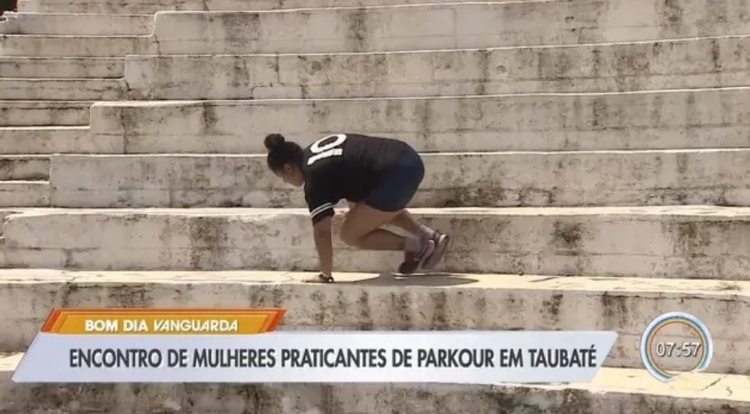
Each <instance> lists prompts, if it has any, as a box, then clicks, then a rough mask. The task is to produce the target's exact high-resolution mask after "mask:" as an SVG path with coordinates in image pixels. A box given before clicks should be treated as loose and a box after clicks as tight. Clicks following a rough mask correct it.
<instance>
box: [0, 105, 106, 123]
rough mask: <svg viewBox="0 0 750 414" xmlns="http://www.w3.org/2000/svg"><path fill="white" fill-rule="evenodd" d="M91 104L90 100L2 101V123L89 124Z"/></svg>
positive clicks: (0, 117) (0, 107) (0, 111)
mask: <svg viewBox="0 0 750 414" xmlns="http://www.w3.org/2000/svg"><path fill="white" fill-rule="evenodd" d="M91 104H92V102H90V101H0V125H1V126H3V127H27V126H50V125H55V126H73V125H88V124H89V108H90V107H91Z"/></svg>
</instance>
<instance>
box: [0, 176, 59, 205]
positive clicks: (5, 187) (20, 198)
mask: <svg viewBox="0 0 750 414" xmlns="http://www.w3.org/2000/svg"><path fill="white" fill-rule="evenodd" d="M49 205H50V188H49V183H48V182H46V181H0V207H46V206H49Z"/></svg>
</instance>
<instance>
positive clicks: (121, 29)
mask: <svg viewBox="0 0 750 414" xmlns="http://www.w3.org/2000/svg"><path fill="white" fill-rule="evenodd" d="M3 17H4V18H5V19H6V20H5V21H2V22H0V33H2V34H28V35H68V36H74V35H78V36H136V35H150V34H151V33H152V32H153V29H154V16H153V14H143V15H122V14H121V15H112V14H78V13H72V12H67V13H54V14H52V13H5V14H3Z"/></svg>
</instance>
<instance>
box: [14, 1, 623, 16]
mask: <svg viewBox="0 0 750 414" xmlns="http://www.w3.org/2000/svg"><path fill="white" fill-rule="evenodd" d="M518 1H537V0H518ZM563 1H566V0H563ZM628 1H631V2H632V1H633V0H628ZM422 3H434V4H440V3H461V1H457V0H429V1H427V0H250V1H248V0H170V1H163V0H107V1H106V2H101V1H96V0H18V10H19V11H23V12H41V13H99V14H101V13H106V14H154V13H156V12H160V11H168V10H169V11H237V10H275V9H297V8H318V7H351V6H393V5H405V4H422Z"/></svg>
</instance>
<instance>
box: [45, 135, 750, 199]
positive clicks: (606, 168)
mask: <svg viewBox="0 0 750 414" xmlns="http://www.w3.org/2000/svg"><path fill="white" fill-rule="evenodd" d="M256 139H260V137H258V138H256ZM423 160H424V163H425V168H426V170H427V174H426V175H425V178H424V180H423V181H422V184H421V186H420V188H419V191H418V192H417V195H416V197H415V199H414V200H413V202H412V206H413V207H514V206H538V207H546V206H618V205H619V206H629V205H682V204H711V205H714V204H718V205H732V206H750V184H749V183H748V180H747V177H748V176H750V149H727V150H667V151H596V152H584V151H572V152H491V153H480V152H473V153H439V154H425V155H423ZM267 168H268V167H267V166H266V156H265V154H258V155H205V154H201V155H53V156H52V162H51V167H50V177H51V178H50V181H51V185H52V189H53V195H52V205H54V206H58V207H228V206H234V207H241V206H244V207H305V205H306V204H305V201H304V196H303V194H302V191H300V190H299V189H296V188H293V187H291V186H288V185H285V184H283V183H282V182H281V180H279V179H278V178H277V177H276V176H275V175H273V174H271V173H269V172H268V171H267Z"/></svg>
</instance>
